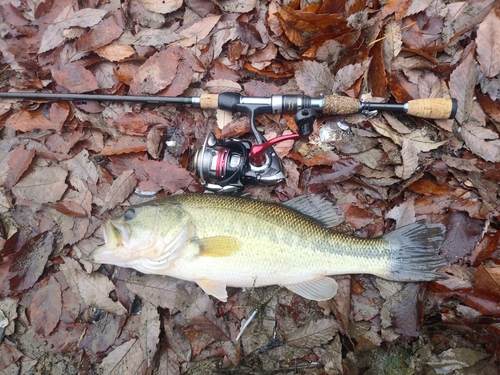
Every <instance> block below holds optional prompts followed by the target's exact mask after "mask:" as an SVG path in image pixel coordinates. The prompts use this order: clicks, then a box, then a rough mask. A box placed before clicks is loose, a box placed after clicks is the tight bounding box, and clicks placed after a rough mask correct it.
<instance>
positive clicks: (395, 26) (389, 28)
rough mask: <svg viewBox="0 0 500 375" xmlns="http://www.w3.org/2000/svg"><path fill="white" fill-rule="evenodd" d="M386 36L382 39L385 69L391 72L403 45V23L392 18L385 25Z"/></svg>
mask: <svg viewBox="0 0 500 375" xmlns="http://www.w3.org/2000/svg"><path fill="white" fill-rule="evenodd" d="M384 38H385V39H384V40H383V41H382V56H383V59H384V65H385V69H386V70H387V71H389V72H390V71H391V66H392V61H393V60H394V59H395V58H396V57H397V56H398V55H399V53H400V52H401V48H402V47H403V39H402V35H401V24H400V23H397V22H396V21H394V20H392V19H391V20H390V21H389V22H388V23H387V25H386V26H385V30H384Z"/></svg>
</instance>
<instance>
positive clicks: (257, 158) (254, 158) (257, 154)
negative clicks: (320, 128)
mask: <svg viewBox="0 0 500 375" xmlns="http://www.w3.org/2000/svg"><path fill="white" fill-rule="evenodd" d="M299 138H300V135H298V134H287V135H282V136H280V137H276V138H273V139H271V140H269V141H267V142H266V143H262V144H260V145H253V146H252V148H251V150H250V155H249V158H250V163H252V164H253V165H255V166H257V167H260V166H261V165H263V164H264V163H265V162H266V150H267V149H268V148H269V147H271V146H274V145H275V144H276V143H279V142H283V141H288V140H289V139H299Z"/></svg>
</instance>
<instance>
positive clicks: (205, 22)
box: [177, 15, 221, 47]
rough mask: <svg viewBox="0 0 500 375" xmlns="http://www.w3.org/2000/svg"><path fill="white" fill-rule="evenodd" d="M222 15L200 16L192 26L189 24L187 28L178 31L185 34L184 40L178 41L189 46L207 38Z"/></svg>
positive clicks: (181, 44)
mask: <svg viewBox="0 0 500 375" xmlns="http://www.w3.org/2000/svg"><path fill="white" fill-rule="evenodd" d="M220 18H221V15H214V16H208V17H204V18H200V19H199V20H197V21H196V22H194V23H193V24H192V25H191V26H188V27H187V28H185V29H182V30H180V31H178V32H177V33H178V34H179V35H181V36H183V37H184V38H186V39H184V40H181V41H179V42H178V44H179V45H180V46H183V47H189V46H192V45H193V44H195V43H196V42H198V41H200V40H203V39H205V38H206V37H207V36H208V34H210V32H211V31H212V29H213V28H214V27H215V25H216V24H217V22H219V19H220Z"/></svg>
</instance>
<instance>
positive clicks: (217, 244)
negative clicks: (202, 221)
mask: <svg viewBox="0 0 500 375" xmlns="http://www.w3.org/2000/svg"><path fill="white" fill-rule="evenodd" d="M198 243H199V246H200V254H199V255H200V256H204V257H214V258H219V257H227V256H230V255H231V254H233V253H235V252H236V251H238V250H239V249H240V246H241V243H240V240H238V239H237V238H235V237H231V236H214V237H205V238H201V239H199V240H198Z"/></svg>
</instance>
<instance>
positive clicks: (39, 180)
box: [12, 166, 68, 203]
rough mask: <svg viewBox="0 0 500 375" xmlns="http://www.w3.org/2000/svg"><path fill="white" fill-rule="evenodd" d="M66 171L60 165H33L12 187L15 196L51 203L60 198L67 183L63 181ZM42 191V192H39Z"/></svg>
mask: <svg viewBox="0 0 500 375" xmlns="http://www.w3.org/2000/svg"><path fill="white" fill-rule="evenodd" d="M67 175H68V171H66V170H65V169H62V168H61V167H56V166H51V167H34V168H33V170H31V172H30V173H28V174H27V175H25V176H24V177H23V178H21V180H19V182H18V183H17V184H16V185H15V186H14V187H13V188H12V192H13V193H14V195H16V197H17V198H22V199H29V200H33V201H35V202H37V203H53V202H56V201H58V200H59V199H61V197H62V196H63V194H64V192H65V191H66V189H67V187H68V185H66V183H65V182H64V181H65V180H66V176H67ZM41 191H43V192H44V193H43V194H40V192H41Z"/></svg>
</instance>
